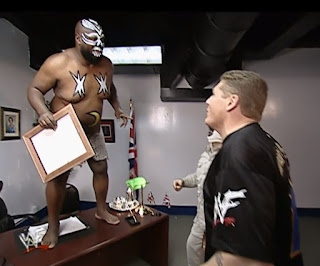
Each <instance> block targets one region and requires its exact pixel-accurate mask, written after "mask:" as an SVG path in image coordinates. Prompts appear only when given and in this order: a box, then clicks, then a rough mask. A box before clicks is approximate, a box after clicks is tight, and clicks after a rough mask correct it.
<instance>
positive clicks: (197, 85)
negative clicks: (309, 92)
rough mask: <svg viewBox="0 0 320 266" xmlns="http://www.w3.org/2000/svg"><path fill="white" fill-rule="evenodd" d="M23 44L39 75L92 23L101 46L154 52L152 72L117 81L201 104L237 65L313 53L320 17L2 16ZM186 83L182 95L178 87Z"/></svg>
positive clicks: (319, 41)
mask: <svg viewBox="0 0 320 266" xmlns="http://www.w3.org/2000/svg"><path fill="white" fill-rule="evenodd" d="M1 16H2V17H4V18H6V19H8V20H9V21H10V22H11V23H13V24H14V25H15V26H16V27H18V28H19V29H20V30H22V31H23V32H24V33H25V34H26V35H28V36H29V46H30V66H31V67H32V68H34V69H36V70H38V69H39V67H40V66H41V64H42V63H43V61H44V60H45V59H46V58H47V57H48V56H49V55H50V54H53V53H55V52H59V51H61V50H62V49H65V48H68V47H72V46H74V26H75V23H76V22H77V20H79V19H81V18H93V19H95V20H97V21H98V22H99V23H100V24H101V26H102V27H103V29H104V32H105V35H106V46H136V45H161V46H162V49H163V64H162V65H161V66H160V67H159V66H151V67H150V66H148V67H146V66H127V67H120V66H117V67H116V71H118V72H119V73H121V71H124V72H126V71H127V72H130V73H148V72H150V73H151V72H152V73H154V72H156V73H159V74H160V80H161V99H162V100H163V101H204V100H205V99H206V98H207V97H208V90H205V89H203V88H205V87H206V86H207V85H210V84H212V83H213V82H215V81H216V80H218V78H219V76H220V75H221V74H222V72H224V71H225V70H228V69H241V68H242V61H243V60H248V59H253V60H265V59H270V58H272V57H275V56H277V55H278V54H280V53H281V52H283V51H284V49H286V48H315V47H316V48H319V47H320V12H191V11H183V12H176V11H170V12H132V11H110V12H108V11H101V12H97V11H88V12H84V11H77V12H67V11H64V12H62V11H59V12H58V11H56V12H54V11H50V12H48V11H46V12H40V11H24V12H2V14H0V17H1ZM182 80H185V81H186V82H187V83H186V84H188V87H186V88H180V87H179V86H178V84H181V81H182Z"/></svg>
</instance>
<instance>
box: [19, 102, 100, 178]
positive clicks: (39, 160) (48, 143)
mask: <svg viewBox="0 0 320 266" xmlns="http://www.w3.org/2000/svg"><path fill="white" fill-rule="evenodd" d="M53 116H54V118H55V119H56V121H57V128H56V130H53V129H44V128H42V127H41V126H40V125H37V126H35V127H34V128H32V129H31V130H30V131H28V132H27V133H25V134H24V135H23V140H24V142H25V144H26V146H27V149H28V151H29V153H30V155H31V158H32V160H33V162H34V164H35V166H36V168H37V170H38V173H39V175H40V177H41V179H42V181H43V183H46V182H48V181H50V180H52V179H53V178H55V177H57V176H59V175H60V174H63V173H64V172H66V171H68V170H70V169H71V168H73V167H74V166H76V165H79V164H81V163H83V162H84V161H86V160H87V159H89V158H90V157H92V156H93V155H94V151H93V149H92V147H91V145H90V142H89V140H88V138H87V136H86V134H85V132H84V130H83V128H82V126H81V124H80V122H79V120H78V117H77V115H76V113H75V111H74V109H73V107H72V105H71V104H68V105H67V106H65V107H64V108H63V109H61V110H59V111H58V112H56V113H55V114H54V115H53Z"/></svg>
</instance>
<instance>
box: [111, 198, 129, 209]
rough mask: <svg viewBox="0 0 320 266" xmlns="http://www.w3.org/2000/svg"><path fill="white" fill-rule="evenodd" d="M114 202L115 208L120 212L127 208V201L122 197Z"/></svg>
mask: <svg viewBox="0 0 320 266" xmlns="http://www.w3.org/2000/svg"><path fill="white" fill-rule="evenodd" d="M112 202H113V206H114V207H115V208H116V209H118V210H122V209H125V208H126V203H127V200H126V199H125V198H124V197H122V196H118V197H115V198H114V199H113V201H112Z"/></svg>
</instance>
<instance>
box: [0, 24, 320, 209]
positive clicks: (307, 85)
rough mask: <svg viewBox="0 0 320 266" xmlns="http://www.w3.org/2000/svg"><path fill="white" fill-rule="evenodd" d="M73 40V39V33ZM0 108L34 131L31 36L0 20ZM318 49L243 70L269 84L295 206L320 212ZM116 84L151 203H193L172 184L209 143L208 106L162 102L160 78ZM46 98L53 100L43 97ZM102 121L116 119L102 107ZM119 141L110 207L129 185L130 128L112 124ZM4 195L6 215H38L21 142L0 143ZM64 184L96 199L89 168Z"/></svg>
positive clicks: (112, 163) (124, 78)
mask: <svg viewBox="0 0 320 266" xmlns="http://www.w3.org/2000/svg"><path fill="white" fill-rule="evenodd" d="M71 34H72V33H71ZM0 40H1V42H0V69H1V71H0V82H1V83H0V84H1V86H0V106H4V107H11V108H17V109H20V110H21V122H22V123H21V131H22V134H23V133H25V132H27V131H28V130H30V129H31V125H32V122H33V118H34V112H33V110H32V108H31V107H30V105H29V103H28V101H27V98H26V90H27V87H28V85H29V83H30V82H31V80H32V78H33V76H34V73H35V71H34V70H32V69H30V67H29V57H28V51H29V48H28V38H27V36H25V35H24V34H23V33H22V32H20V31H19V30H17V29H16V28H15V27H14V26H12V25H11V24H10V23H9V22H8V21H6V20H4V19H0ZM318 62H320V49H300V50H293V51H288V53H286V54H282V55H279V56H277V57H275V58H274V59H272V60H266V61H252V62H245V64H244V66H245V68H247V69H251V70H255V71H258V72H259V73H261V74H262V75H263V76H264V77H265V78H266V80H267V82H268V84H269V89H270V96H269V100H268V104H267V107H266V111H265V117H264V118H263V120H262V126H263V127H264V128H265V129H266V130H267V131H269V132H270V133H271V134H273V136H274V137H275V138H276V139H278V140H279V141H280V143H281V144H282V145H283V146H284V148H285V149H286V151H287V153H288V156H289V160H290V163H291V173H292V179H293V181H294V186H295V191H296V198H297V204H298V207H305V208H320V194H319V193H316V189H317V188H318V187H320V186H319V185H320V184H319V183H320V181H319V180H318V177H317V170H318V169H317V158H318V156H317V154H318V153H317V151H318V150H319V141H318V138H317V137H318V136H319V135H320V127H319V122H318V120H317V117H316V116H317V114H318V110H317V109H316V107H317V104H318V101H317V99H318V98H319V97H320V88H319V84H320V75H319V74H320V73H319V69H320V68H319V66H318V64H319V63H318ZM114 82H115V84H116V86H117V89H118V96H119V99H120V102H121V105H122V108H123V109H124V111H125V112H126V113H127V114H128V113H129V99H130V97H132V99H133V101H134V106H135V114H136V135H137V147H138V168H139V175H140V176H144V177H145V178H146V179H147V180H148V181H149V184H148V185H147V187H146V188H145V191H144V196H145V198H146V196H147V194H148V192H149V190H151V191H152V193H153V195H154V197H155V200H156V204H162V201H163V198H164V195H165V194H166V193H168V195H169V197H170V200H171V204H172V205H195V204H196V190H195V189H184V190H182V191H181V192H175V191H174V190H173V188H172V181H173V179H174V178H178V177H183V176H184V175H186V174H188V173H190V172H191V171H194V170H195V168H196V165H197V161H198V158H199V155H200V153H201V152H202V150H203V149H204V147H205V145H206V135H207V127H206V126H205V125H204V119H205V115H206V106H205V103H204V102H203V103H199V102H195V103H190V102H188V103H180V102H162V101H161V100H160V77H159V75H151V74H150V75H116V76H115V77H114ZM48 97H51V95H48V96H47V98H48ZM102 118H105V119H109V118H111V119H115V117H114V112H113V110H112V108H111V107H110V105H109V104H108V103H107V102H106V104H105V107H104V110H103V115H102ZM115 135H116V143H107V144H106V146H107V149H108V153H109V161H108V162H109V175H110V186H109V195H108V201H110V200H111V199H112V198H113V197H115V196H118V195H125V191H126V186H125V180H127V179H128V168H129V164H128V147H129V127H128V126H127V127H126V128H120V121H117V120H116V119H115ZM0 159H1V160H0V169H1V174H0V179H1V180H3V181H4V189H3V191H2V192H1V195H0V196H1V197H2V198H3V199H4V200H5V202H6V204H7V205H8V209H9V213H11V214H17V213H21V212H29V211H32V212H34V211H37V210H40V209H41V208H43V207H44V206H45V205H46V202H45V194H44V188H45V184H43V183H42V181H41V179H40V176H39V174H38V173H37V171H36V169H35V167H34V165H33V162H32V160H31V157H30V155H29V154H28V152H27V149H26V147H25V145H24V143H23V140H22V139H20V140H10V141H0ZM69 181H70V182H71V183H74V184H76V186H77V187H78V189H79V191H80V198H81V200H85V201H94V200H95V199H94V193H93V189H92V175H91V172H90V170H89V168H88V166H87V164H84V165H83V166H82V167H76V168H75V169H74V172H73V173H72V175H71V176H70V179H69Z"/></svg>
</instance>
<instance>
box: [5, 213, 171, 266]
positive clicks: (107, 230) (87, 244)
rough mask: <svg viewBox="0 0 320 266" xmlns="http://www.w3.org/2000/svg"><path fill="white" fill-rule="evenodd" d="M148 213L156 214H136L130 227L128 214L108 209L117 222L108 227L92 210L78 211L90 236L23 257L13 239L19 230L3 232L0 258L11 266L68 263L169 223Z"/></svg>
mask: <svg viewBox="0 0 320 266" xmlns="http://www.w3.org/2000/svg"><path fill="white" fill-rule="evenodd" d="M152 210H153V211H154V212H155V213H156V214H160V215H151V214H150V213H149V214H147V215H144V216H143V217H140V216H139V215H138V214H136V218H137V220H138V221H140V224H139V225H134V226H132V225H130V224H129V223H128V222H127V221H126V220H125V218H126V217H128V216H130V212H116V211H113V210H110V212H112V213H114V214H117V216H118V217H119V219H120V224H118V225H110V224H107V223H106V222H104V221H101V220H98V219H96V218H95V216H94V215H95V211H96V208H92V209H89V210H85V211H81V212H80V213H79V215H78V216H79V217H80V219H82V220H83V221H84V222H85V223H86V224H87V225H89V226H90V227H91V228H92V229H93V231H92V232H91V233H88V234H86V235H85V236H83V237H74V238H72V239H70V240H67V241H64V242H62V243H61V242H59V243H58V244H57V245H56V246H55V247H54V248H53V249H50V250H45V251H43V250H34V251H31V252H29V253H27V254H24V253H23V251H21V250H20V249H19V247H18V243H19V242H18V241H17V239H15V238H16V237H17V236H16V235H15V232H16V231H21V230H22V229H23V228H19V229H15V230H11V231H8V232H4V233H1V234H0V256H3V257H5V258H6V260H7V262H8V263H12V264H14V265H15V266H18V265H34V263H35V262H37V261H38V262H40V261H45V263H46V265H59V264H65V263H67V262H68V261H71V260H74V259H76V258H79V257H80V256H83V255H86V254H87V253H90V252H93V251H95V250H98V249H100V248H102V247H105V246H108V245H111V244H112V243H115V242H117V241H119V240H121V239H124V238H126V237H127V236H129V235H132V234H134V233H136V232H139V231H141V230H144V229H146V228H148V227H152V226H155V225H157V224H159V223H161V222H167V223H168V222H169V216H168V214H166V213H163V212H159V211H157V210H154V209H152ZM26 228H27V227H26ZM38 265H40V264H38Z"/></svg>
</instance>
